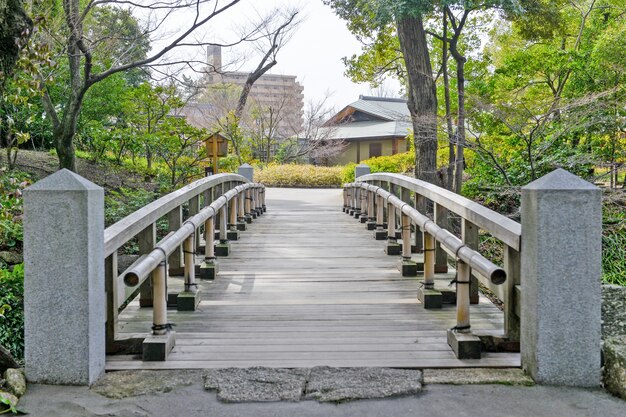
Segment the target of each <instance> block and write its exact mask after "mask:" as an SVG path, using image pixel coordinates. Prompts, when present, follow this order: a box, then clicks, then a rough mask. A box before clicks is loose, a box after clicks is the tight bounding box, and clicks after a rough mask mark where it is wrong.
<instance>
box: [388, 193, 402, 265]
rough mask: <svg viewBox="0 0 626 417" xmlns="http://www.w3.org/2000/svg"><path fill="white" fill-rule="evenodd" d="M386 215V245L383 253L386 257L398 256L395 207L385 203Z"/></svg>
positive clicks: (398, 246)
mask: <svg viewBox="0 0 626 417" xmlns="http://www.w3.org/2000/svg"><path fill="white" fill-rule="evenodd" d="M387 213H389V214H388V216H389V218H388V219H387V223H388V226H387V245H386V246H385V253H386V254H387V255H400V245H398V242H397V240H398V239H397V237H396V207H395V206H394V205H393V204H391V203H387Z"/></svg>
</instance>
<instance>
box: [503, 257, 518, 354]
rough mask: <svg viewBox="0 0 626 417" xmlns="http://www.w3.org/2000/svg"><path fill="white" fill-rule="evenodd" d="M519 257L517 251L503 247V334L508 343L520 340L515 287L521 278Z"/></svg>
mask: <svg viewBox="0 0 626 417" xmlns="http://www.w3.org/2000/svg"><path fill="white" fill-rule="evenodd" d="M521 262H522V261H521V256H520V253H519V252H518V251H516V250H515V249H513V248H511V247H510V246H507V245H505V246H504V270H505V271H506V276H507V280H506V282H505V283H504V286H505V291H504V293H505V298H506V299H505V300H502V301H504V334H505V336H506V338H507V339H508V340H509V341H512V342H517V341H519V340H520V318H519V316H518V312H519V311H520V306H521V300H520V299H519V297H518V296H519V293H518V292H517V291H516V286H518V285H520V282H521V281H520V278H521Z"/></svg>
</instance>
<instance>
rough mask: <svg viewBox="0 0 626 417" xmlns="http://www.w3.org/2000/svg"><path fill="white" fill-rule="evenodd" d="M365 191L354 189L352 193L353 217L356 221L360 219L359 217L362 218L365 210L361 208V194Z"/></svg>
mask: <svg viewBox="0 0 626 417" xmlns="http://www.w3.org/2000/svg"><path fill="white" fill-rule="evenodd" d="M362 191H363V190H361V189H360V188H353V189H352V193H353V195H354V198H353V201H352V207H353V209H354V212H353V214H352V215H353V216H354V218H355V219H358V218H359V217H361V212H362V210H363V208H362V207H361V192H362Z"/></svg>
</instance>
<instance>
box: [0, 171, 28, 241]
mask: <svg viewBox="0 0 626 417" xmlns="http://www.w3.org/2000/svg"><path fill="white" fill-rule="evenodd" d="M29 185H30V177H29V176H28V174H26V173H23V172H17V171H11V172H6V171H5V170H3V169H0V250H12V251H18V252H19V251H21V250H22V236H23V229H22V217H23V208H22V202H23V200H22V190H23V189H24V188H26V187H28V186H29Z"/></svg>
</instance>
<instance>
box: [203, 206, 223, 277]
mask: <svg viewBox="0 0 626 417" xmlns="http://www.w3.org/2000/svg"><path fill="white" fill-rule="evenodd" d="M214 237H215V217H209V218H208V219H207V221H206V222H204V240H205V242H206V246H205V247H204V262H202V264H200V278H202V279H215V277H216V276H217V272H218V269H219V268H218V264H217V260H216V259H215V247H214V245H215V242H214Z"/></svg>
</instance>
